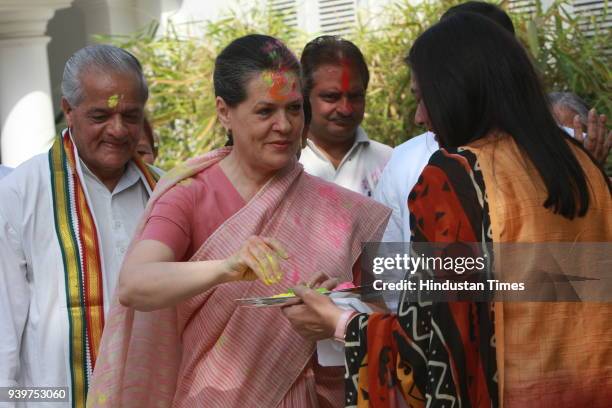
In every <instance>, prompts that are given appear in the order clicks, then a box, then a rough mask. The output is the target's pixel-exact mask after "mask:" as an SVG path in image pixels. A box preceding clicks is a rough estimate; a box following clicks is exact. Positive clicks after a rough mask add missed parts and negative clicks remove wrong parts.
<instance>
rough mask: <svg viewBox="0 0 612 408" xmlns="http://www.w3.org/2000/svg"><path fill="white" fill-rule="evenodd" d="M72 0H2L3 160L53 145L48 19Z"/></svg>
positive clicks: (9, 161)
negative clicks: (46, 34)
mask: <svg viewBox="0 0 612 408" xmlns="http://www.w3.org/2000/svg"><path fill="white" fill-rule="evenodd" d="M69 5H70V1H58V0H47V1H42V0H20V1H15V0H12V1H11V0H0V62H1V63H0V126H1V127H0V132H1V133H0V139H1V149H2V160H1V161H2V164H5V165H8V166H11V167H15V166H17V165H19V164H21V163H22V162H24V161H26V160H28V159H29V158H31V157H32V156H34V155H36V154H38V153H42V152H44V151H45V150H46V149H48V148H49V145H50V142H51V140H52V138H53V136H54V134H55V124H54V120H53V106H52V104H51V87H50V85H49V64H48V60H47V43H48V42H49V38H48V37H45V36H44V32H45V30H46V27H47V22H48V21H49V19H50V18H51V17H52V16H53V14H54V13H55V10H56V9H59V8H63V7H67V6H69Z"/></svg>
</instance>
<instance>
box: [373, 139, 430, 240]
mask: <svg viewBox="0 0 612 408" xmlns="http://www.w3.org/2000/svg"><path fill="white" fill-rule="evenodd" d="M439 148H440V147H439V146H438V142H436V139H435V138H434V134H433V133H431V132H427V133H423V134H422V135H418V136H415V137H413V138H412V139H410V140H408V141H406V142H404V143H402V144H401V145H399V146H397V147H396V148H395V149H393V154H392V155H391V159H389V163H387V167H385V169H384V171H383V173H382V176H381V177H380V180H379V181H378V185H377V186H376V190H375V191H374V199H375V200H376V201H378V202H380V203H382V204H384V205H386V206H387V207H389V208H391V210H392V213H391V218H389V223H388V224H387V229H386V230H385V233H384V235H383V242H410V212H409V210H408V194H410V191H411V190H412V188H413V187H414V185H415V184H416V182H417V181H418V179H419V176H420V175H421V172H422V171H423V169H424V168H425V166H426V165H427V162H429V158H430V157H431V155H432V154H434V152H435V151H436V150H438V149H439Z"/></svg>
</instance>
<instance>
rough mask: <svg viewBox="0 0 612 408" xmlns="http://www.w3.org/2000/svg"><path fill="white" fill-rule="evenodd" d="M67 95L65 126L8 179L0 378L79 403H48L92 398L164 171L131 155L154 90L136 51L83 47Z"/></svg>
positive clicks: (4, 185) (1, 189) (1, 203)
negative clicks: (126, 259)
mask: <svg viewBox="0 0 612 408" xmlns="http://www.w3.org/2000/svg"><path fill="white" fill-rule="evenodd" d="M62 94H63V97H62V109H63V111H64V114H65V116H66V122H67V125H68V129H66V130H65V131H64V132H63V133H62V135H61V136H59V137H58V138H56V140H55V142H54V144H53V146H52V147H51V149H50V150H49V153H47V154H41V155H38V156H35V157H34V158H32V159H30V160H28V161H27V162H25V163H23V164H22V165H21V166H19V167H18V168H17V169H15V170H14V172H13V174H11V177H8V178H6V179H4V180H3V181H2V182H0V197H2V200H0V281H1V282H2V283H1V284H0V333H2V335H1V336H0V387H10V388H15V387H66V389H67V391H68V392H67V396H68V400H69V401H70V402H62V403H60V404H58V403H48V404H49V406H51V407H64V406H65V407H67V406H72V407H84V406H85V399H86V396H87V387H88V382H89V378H90V376H91V372H92V369H93V366H94V364H95V359H96V356H97V351H98V346H99V343H100V338H101V334H102V329H103V327H104V323H105V322H104V317H105V315H106V313H107V312H108V310H109V307H110V304H111V300H112V296H113V291H114V288H115V284H116V282H117V278H118V274H119V268H120V264H121V260H122V258H123V255H124V254H125V252H126V250H127V247H128V245H129V242H130V240H131V237H132V234H133V232H134V230H135V228H136V226H137V223H138V221H139V218H140V216H141V214H142V212H143V210H144V208H145V206H146V203H147V201H148V198H149V195H150V194H151V190H152V188H153V187H154V184H155V176H154V174H153V173H152V172H151V171H150V170H149V169H148V168H147V167H146V165H144V164H143V163H142V162H141V161H139V160H134V159H132V158H133V157H135V151H136V145H137V143H138V139H139V136H140V133H141V130H142V125H143V117H144V105H145V102H146V100H147V97H148V88H147V85H146V81H145V79H144V76H143V74H142V69H141V66H140V63H139V62H138V60H137V59H136V58H135V57H134V56H132V55H131V54H129V53H128V52H126V51H124V50H121V49H119V48H116V47H112V46H107V45H93V46H89V47H85V48H83V49H81V50H79V51H77V52H76V53H75V54H74V55H73V56H72V57H71V58H70V59H69V60H68V62H67V63H66V66H65V69H64V75H63V80H62ZM3 404H4V405H3ZM7 405H8V406H13V403H12V402H8V403H6V402H5V403H2V402H0V406H7ZM45 405H46V403H44V402H37V401H36V399H32V400H31V402H29V403H28V402H26V403H25V406H26V407H27V406H32V407H37V408H38V407H43V406H45ZM20 406H23V405H20Z"/></svg>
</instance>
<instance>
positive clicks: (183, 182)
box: [179, 177, 193, 187]
mask: <svg viewBox="0 0 612 408" xmlns="http://www.w3.org/2000/svg"><path fill="white" fill-rule="evenodd" d="M191 183H193V179H192V178H191V177H189V178H186V179H184V180H181V181H179V185H181V186H183V187H189V185H190V184H191Z"/></svg>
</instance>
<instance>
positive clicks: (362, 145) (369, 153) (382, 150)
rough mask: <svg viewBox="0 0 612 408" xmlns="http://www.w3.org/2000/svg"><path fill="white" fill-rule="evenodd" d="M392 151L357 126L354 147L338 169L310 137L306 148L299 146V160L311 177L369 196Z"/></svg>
mask: <svg viewBox="0 0 612 408" xmlns="http://www.w3.org/2000/svg"><path fill="white" fill-rule="evenodd" d="M392 152H393V149H392V148H391V147H389V146H387V145H384V144H382V143H379V142H376V141H374V140H370V139H369V138H368V135H367V134H366V132H365V131H364V130H363V129H362V128H361V127H359V128H357V135H356V137H355V142H354V143H353V146H352V147H351V148H350V149H349V151H348V152H347V153H346V155H344V158H343V159H342V161H341V162H340V164H339V165H338V168H337V169H336V168H334V165H333V164H332V162H331V161H330V160H329V159H328V158H327V156H326V155H325V154H324V153H323V152H322V151H321V150H320V149H319V148H318V147H317V146H316V145H315V144H314V142H312V141H311V140H307V141H306V147H305V148H304V149H302V154H301V156H300V163H302V165H303V166H304V170H306V172H308V173H310V174H312V175H313V176H317V177H321V178H322V179H324V180H327V181H330V182H332V183H336V184H338V185H339V186H342V187H344V188H347V189H349V190H352V191H355V192H357V193H361V194H363V195H365V196H367V197H370V196H372V194H373V192H374V188H375V187H376V184H377V183H378V179H379V177H380V175H381V174H382V171H383V168H384V167H385V165H386V164H387V161H388V160H389V157H391V153H392Z"/></svg>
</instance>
